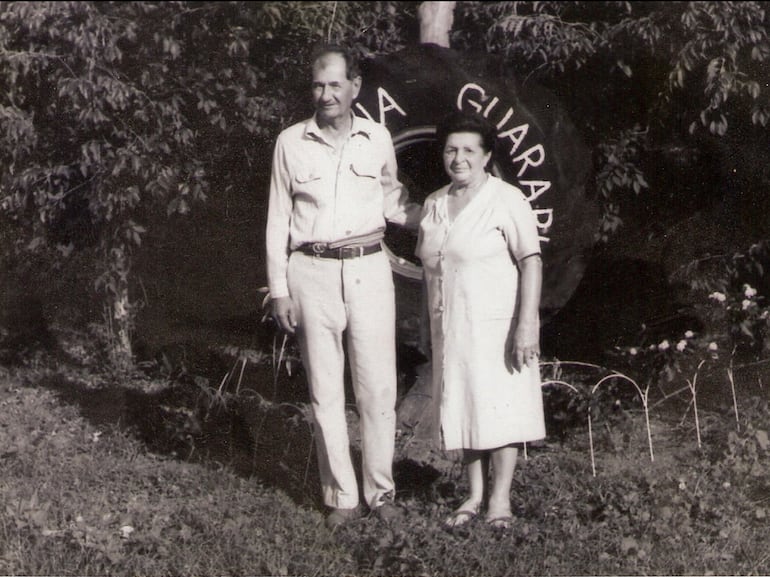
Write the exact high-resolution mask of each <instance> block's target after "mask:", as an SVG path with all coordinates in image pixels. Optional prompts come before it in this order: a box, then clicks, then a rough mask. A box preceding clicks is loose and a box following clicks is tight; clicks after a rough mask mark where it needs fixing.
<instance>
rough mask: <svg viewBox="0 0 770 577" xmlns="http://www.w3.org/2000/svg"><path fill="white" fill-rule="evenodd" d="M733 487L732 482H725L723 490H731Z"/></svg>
mask: <svg viewBox="0 0 770 577" xmlns="http://www.w3.org/2000/svg"><path fill="white" fill-rule="evenodd" d="M731 486H732V485H730V481H725V482H724V483H722V488H724V489H729V488H730V487H731Z"/></svg>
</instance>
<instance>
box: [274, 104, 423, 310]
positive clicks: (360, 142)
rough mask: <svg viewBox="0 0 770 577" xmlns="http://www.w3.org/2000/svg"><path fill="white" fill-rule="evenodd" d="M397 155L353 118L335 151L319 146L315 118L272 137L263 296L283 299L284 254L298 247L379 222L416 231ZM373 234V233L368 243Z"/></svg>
mask: <svg viewBox="0 0 770 577" xmlns="http://www.w3.org/2000/svg"><path fill="white" fill-rule="evenodd" d="M397 170H398V169H397V164H396V153H395V150H394V148H393V141H392V140H391V136H390V132H389V131H388V130H387V128H385V127H384V126H383V125H381V124H378V123H376V122H373V121H371V120H368V119H365V118H360V117H358V116H353V124H352V128H351V131H350V136H349V138H348V140H347V142H346V143H345V144H344V146H343V147H342V148H341V149H340V150H336V149H335V148H334V146H332V145H331V144H330V143H328V142H327V141H325V140H324V138H323V135H322V133H321V130H320V128H319V127H318V124H317V123H316V121H315V118H311V119H309V120H306V121H303V122H299V123H297V124H295V125H293V126H290V127H289V128H287V129H285V130H284V131H283V132H281V134H280V135H279V136H278V139H277V141H276V145H275V150H274V152H273V169H272V176H271V180H270V205H269V208H268V216H267V233H266V248H267V277H268V286H269V289H270V295H271V296H272V297H273V298H280V297H284V296H288V295H289V289H288V286H287V283H286V269H287V267H288V261H289V254H290V253H291V251H292V250H294V249H296V248H297V247H298V246H300V245H302V244H305V243H313V242H327V243H330V242H337V241H344V240H345V239H346V238H351V239H354V238H355V237H359V236H364V235H370V234H372V233H379V234H380V238H381V237H382V236H384V233H385V222H386V220H387V221H390V222H393V223H396V224H401V225H408V226H412V227H416V225H417V223H418V222H419V216H420V206H419V205H416V204H414V203H409V202H408V200H407V191H406V190H405V189H404V187H403V185H402V184H401V182H399V180H398V172H397ZM376 237H377V235H376V234H375V238H376Z"/></svg>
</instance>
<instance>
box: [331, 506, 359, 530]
mask: <svg viewBox="0 0 770 577" xmlns="http://www.w3.org/2000/svg"><path fill="white" fill-rule="evenodd" d="M360 516H361V509H360V508H359V507H353V508H352V509H334V510H332V512H331V513H329V515H327V517H326V528H327V529H331V530H334V529H336V528H337V527H339V526H340V525H343V524H345V523H347V522H348V521H352V520H353V519H357V518H358V517H360Z"/></svg>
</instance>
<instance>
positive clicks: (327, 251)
mask: <svg viewBox="0 0 770 577" xmlns="http://www.w3.org/2000/svg"><path fill="white" fill-rule="evenodd" d="M297 250H298V251H299V252H301V253H303V254H307V255H310V256H317V257H319V258H336V259H338V260H341V259H347V258H358V257H360V256H366V255H368V254H374V253H376V252H380V251H381V250H382V244H381V243H379V242H376V243H374V244H370V245H368V246H340V247H337V248H329V246H328V245H327V244H326V243H325V242H313V243H308V244H303V245H300V246H298V247H297Z"/></svg>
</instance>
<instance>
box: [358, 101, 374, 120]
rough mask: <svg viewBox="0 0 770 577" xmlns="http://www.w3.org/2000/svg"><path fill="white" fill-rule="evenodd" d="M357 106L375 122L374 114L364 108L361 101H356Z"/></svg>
mask: <svg viewBox="0 0 770 577" xmlns="http://www.w3.org/2000/svg"><path fill="white" fill-rule="evenodd" d="M356 108H357V109H358V110H360V111H361V113H362V114H363V115H364V116H366V117H367V118H368V119H369V120H371V121H372V122H375V120H374V118H372V115H371V114H369V111H368V110H366V108H364V106H363V105H362V104H361V103H360V102H356Z"/></svg>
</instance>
